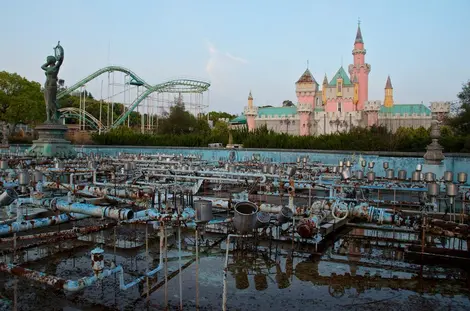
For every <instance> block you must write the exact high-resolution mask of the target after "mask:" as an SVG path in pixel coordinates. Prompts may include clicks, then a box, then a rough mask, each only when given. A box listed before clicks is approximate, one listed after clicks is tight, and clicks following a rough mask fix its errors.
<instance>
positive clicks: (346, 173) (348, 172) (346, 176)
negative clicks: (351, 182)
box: [341, 167, 351, 180]
mask: <svg viewBox="0 0 470 311" xmlns="http://www.w3.org/2000/svg"><path fill="white" fill-rule="evenodd" d="M341 178H342V179H344V180H348V179H349V178H351V170H350V169H349V167H346V168H344V169H343V171H342V172H341Z"/></svg>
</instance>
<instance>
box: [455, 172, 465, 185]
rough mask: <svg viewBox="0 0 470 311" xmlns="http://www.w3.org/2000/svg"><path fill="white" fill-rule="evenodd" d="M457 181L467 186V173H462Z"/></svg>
mask: <svg viewBox="0 0 470 311" xmlns="http://www.w3.org/2000/svg"><path fill="white" fill-rule="evenodd" d="M457 180H458V181H459V183H461V184H465V183H466V182H467V173H464V172H460V173H459V174H458V175H457Z"/></svg>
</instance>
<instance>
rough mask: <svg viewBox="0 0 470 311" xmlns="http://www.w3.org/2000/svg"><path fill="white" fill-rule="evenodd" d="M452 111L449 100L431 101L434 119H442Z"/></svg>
mask: <svg viewBox="0 0 470 311" xmlns="http://www.w3.org/2000/svg"><path fill="white" fill-rule="evenodd" d="M449 112H450V103H449V102H431V115H432V119H435V120H438V121H442V120H444V118H445V117H447V116H448V114H449Z"/></svg>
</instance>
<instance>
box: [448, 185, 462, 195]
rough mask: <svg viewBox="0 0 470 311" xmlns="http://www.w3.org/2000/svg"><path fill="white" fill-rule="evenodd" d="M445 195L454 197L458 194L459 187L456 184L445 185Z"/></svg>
mask: <svg viewBox="0 0 470 311" xmlns="http://www.w3.org/2000/svg"><path fill="white" fill-rule="evenodd" d="M446 194H447V195H448V196H449V197H455V196H457V195H458V194H459V186H457V185H456V184H447V185H446Z"/></svg>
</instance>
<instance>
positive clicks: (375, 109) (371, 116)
mask: <svg viewBox="0 0 470 311" xmlns="http://www.w3.org/2000/svg"><path fill="white" fill-rule="evenodd" d="M381 105H382V103H381V102H380V100H371V101H366V102H365V103H364V112H365V113H366V122H367V126H376V125H378V124H379V111H380V106H381Z"/></svg>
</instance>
